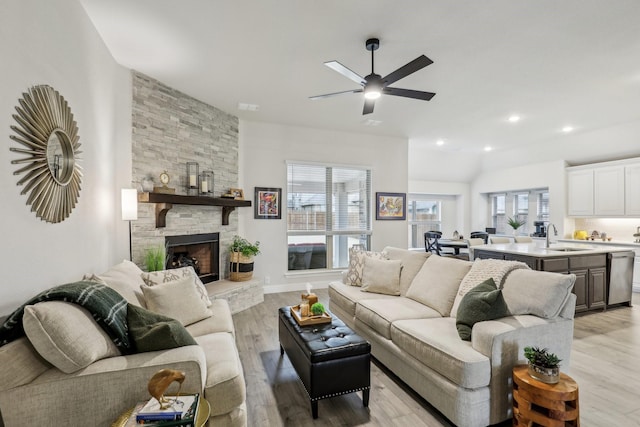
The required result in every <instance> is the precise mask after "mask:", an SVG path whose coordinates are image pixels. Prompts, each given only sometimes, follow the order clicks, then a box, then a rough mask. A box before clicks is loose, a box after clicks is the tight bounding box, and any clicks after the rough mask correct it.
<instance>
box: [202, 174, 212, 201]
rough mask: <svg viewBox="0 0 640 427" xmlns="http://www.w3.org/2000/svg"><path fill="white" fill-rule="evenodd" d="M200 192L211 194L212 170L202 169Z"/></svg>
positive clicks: (206, 194) (204, 194)
mask: <svg viewBox="0 0 640 427" xmlns="http://www.w3.org/2000/svg"><path fill="white" fill-rule="evenodd" d="M200 194H201V195H203V196H211V195H212V194H213V171H202V175H200Z"/></svg>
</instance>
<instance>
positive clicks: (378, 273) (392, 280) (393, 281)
mask: <svg viewBox="0 0 640 427" xmlns="http://www.w3.org/2000/svg"><path fill="white" fill-rule="evenodd" d="M401 270H402V262H400V261H399V260H380V259H375V258H370V257H365V258H364V268H363V270H362V289H361V291H364V292H375V293H378V294H387V295H400V271H401Z"/></svg>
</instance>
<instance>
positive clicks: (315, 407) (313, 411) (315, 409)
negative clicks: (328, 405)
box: [311, 400, 318, 420]
mask: <svg viewBox="0 0 640 427" xmlns="http://www.w3.org/2000/svg"><path fill="white" fill-rule="evenodd" d="M311 415H312V416H313V419H314V420H315V419H316V418H318V401H317V400H312V401H311Z"/></svg>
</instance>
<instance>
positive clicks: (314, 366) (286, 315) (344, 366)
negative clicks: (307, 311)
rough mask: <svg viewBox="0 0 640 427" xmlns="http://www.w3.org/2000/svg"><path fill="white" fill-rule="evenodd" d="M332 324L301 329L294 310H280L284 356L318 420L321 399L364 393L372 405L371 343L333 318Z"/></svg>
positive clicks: (288, 308)
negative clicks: (370, 395) (293, 312)
mask: <svg viewBox="0 0 640 427" xmlns="http://www.w3.org/2000/svg"><path fill="white" fill-rule="evenodd" d="M331 318H332V320H331V323H326V324H322V325H313V326H300V325H298V323H297V322H296V320H295V319H294V318H293V317H292V316H291V310H290V307H281V308H280V309H279V320H278V331H279V336H280V354H284V353H285V352H286V353H287V356H288V357H289V360H290V361H291V364H292V365H293V367H294V369H295V370H296V373H297V374H298V377H300V380H301V381H302V384H303V385H304V388H305V389H306V391H307V394H308V395H309V400H310V401H311V413H312V415H313V418H318V400H320V399H325V398H327V397H333V396H338V395H341V394H346V393H352V392H355V391H360V390H362V403H363V404H364V406H365V407H366V406H368V405H369V390H370V384H371V377H370V370H369V365H370V363H371V344H369V343H368V342H367V341H366V340H365V339H363V338H362V337H360V336H359V335H357V334H356V333H355V332H353V331H352V330H351V329H350V328H349V327H347V326H346V325H345V324H344V323H342V321H341V320H340V319H338V318H337V317H335V316H334V315H331Z"/></svg>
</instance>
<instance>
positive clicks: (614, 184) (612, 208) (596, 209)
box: [593, 166, 624, 216]
mask: <svg viewBox="0 0 640 427" xmlns="http://www.w3.org/2000/svg"><path fill="white" fill-rule="evenodd" d="M593 183H594V184H593V213H594V215H597V216H621V215H624V166H611V167H604V168H596V169H595V170H594V171H593Z"/></svg>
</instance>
